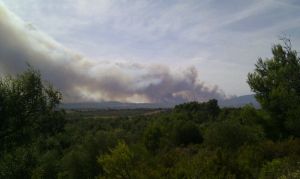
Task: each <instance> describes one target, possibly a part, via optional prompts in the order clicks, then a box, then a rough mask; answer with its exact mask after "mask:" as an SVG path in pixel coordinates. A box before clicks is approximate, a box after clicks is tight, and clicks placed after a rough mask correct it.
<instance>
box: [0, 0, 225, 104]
mask: <svg viewBox="0 0 300 179" xmlns="http://www.w3.org/2000/svg"><path fill="white" fill-rule="evenodd" d="M27 63H29V64H31V65H32V66H33V67H34V68H37V69H39V70H40V72H41V74H42V76H43V78H44V79H45V80H46V81H49V82H50V83H52V84H53V85H54V86H55V87H56V88H58V89H59V90H60V91H62V93H63V95H64V102H84V101H122V102H157V103H160V102H166V103H178V102H185V101H189V100H198V101H204V100H207V99H210V98H217V99H222V98H224V97H225V95H224V93H223V92H222V91H221V90H220V89H219V88H218V87H217V86H214V87H212V88H209V87H207V85H206V84H204V83H203V82H201V81H199V78H198V73H197V70H196V69H195V68H194V67H190V68H187V69H185V70H181V71H176V72H175V71H174V70H170V69H169V68H168V67H167V66H163V65H143V64H137V63H129V62H121V63H120V62H104V61H93V60H90V59H87V58H85V57H83V56H81V55H79V54H77V53H75V52H73V51H71V50H69V49H66V48H64V47H63V46H62V45H60V44H59V43H57V42H56V41H54V40H53V39H51V38H50V37H49V36H47V35H45V34H43V33H42V32H40V31H38V30H36V29H35V28H34V27H33V26H32V25H28V24H26V23H24V22H23V21H22V20H21V19H19V18H18V17H17V16H15V15H14V14H13V13H12V12H10V11H9V10H8V9H7V8H6V7H5V6H3V5H1V4H0V75H5V74H16V73H20V72H22V71H24V70H25V69H26V68H27V65H26V64H27Z"/></svg>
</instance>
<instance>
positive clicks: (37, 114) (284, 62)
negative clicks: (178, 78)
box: [0, 43, 300, 179]
mask: <svg viewBox="0 0 300 179" xmlns="http://www.w3.org/2000/svg"><path fill="white" fill-rule="evenodd" d="M299 74H300V62H299V58H298V57H297V53H296V52H295V51H293V50H291V48H290V46H289V44H288V43H287V45H286V46H281V45H276V46H274V48H273V57H272V58H271V59H267V60H265V61H263V60H261V59H260V60H259V61H258V63H257V65H256V69H255V71H254V73H251V74H249V76H248V83H249V85H250V87H251V89H252V90H253V91H254V92H255V93H256V97H257V99H258V101H259V102H260V103H261V106H262V109H255V108H254V107H252V106H245V107H242V108H223V109H220V108H219V106H218V104H217V101H216V100H210V101H208V102H204V103H198V102H191V103H186V104H181V105H178V106H176V107H175V108H174V109H172V110H167V111H163V112H160V113H154V114H152V115H138V116H128V117H124V115H123V112H122V116H120V117H111V118H108V117H107V116H105V117H101V116H99V114H98V113H92V115H91V114H90V113H89V111H86V112H80V113H78V112H77V113H75V114H78V115H77V116H74V115H73V114H72V111H68V113H67V114H65V113H64V111H63V110H60V109H59V108H58V105H59V103H60V100H61V95H60V93H59V92H58V91H56V90H55V89H54V88H53V87H51V86H49V85H45V84H44V83H43V82H42V80H41V77H40V74H39V73H38V72H37V71H35V70H33V69H29V70H28V71H26V72H25V73H23V74H21V75H18V76H16V77H7V78H3V79H1V80H0V117H1V118H0V129H1V130H0V141H1V146H0V178H22V179H23V178H25V179H26V178H34V179H37V178H46V179H48V178H49V179H51V178H75V179H76V178H78V179H82V178H208V179H211V178H262V179H265V178H270V179H273V178H282V179H283V178H295V179H296V178H299V177H300V165H299V162H300V138H299V130H298V129H300V119H299V114H300V110H299V104H300V103H299V100H300V99H299V98H300V78H299V76H300V75H299ZM86 113H88V115H86ZM114 113H115V112H114ZM66 118H67V119H68V120H65V119H66Z"/></svg>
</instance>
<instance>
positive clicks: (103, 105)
mask: <svg viewBox="0 0 300 179" xmlns="http://www.w3.org/2000/svg"><path fill="white" fill-rule="evenodd" d="M246 104H252V105H253V106H255V107H256V108H259V104H258V102H257V101H256V100H255V98H254V95H245V96H239V97H234V98H231V99H227V100H221V101H219V105H220V106H221V107H241V106H244V105H246ZM175 105H176V104H169V103H122V102H115V101H111V102H85V103H64V104H62V105H61V107H62V108H65V109H138V108H150V109H153V108H172V107H174V106H175Z"/></svg>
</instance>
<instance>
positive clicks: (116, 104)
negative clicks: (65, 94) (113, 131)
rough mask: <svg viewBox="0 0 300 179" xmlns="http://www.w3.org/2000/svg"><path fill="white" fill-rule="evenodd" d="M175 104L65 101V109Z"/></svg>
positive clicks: (143, 106)
mask: <svg viewBox="0 0 300 179" xmlns="http://www.w3.org/2000/svg"><path fill="white" fill-rule="evenodd" d="M173 106H174V105H172V104H164V103H122V102H116V101H108V102H86V103H64V104H62V105H61V107H62V108H65V109H138V108H150V109H153V108H171V107H173Z"/></svg>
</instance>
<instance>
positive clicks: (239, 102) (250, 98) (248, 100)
mask: <svg viewBox="0 0 300 179" xmlns="http://www.w3.org/2000/svg"><path fill="white" fill-rule="evenodd" d="M247 104H252V105H253V106H254V107H256V108H259V107H260V105H259V103H258V102H257V101H256V99H255V97H254V95H244V96H238V97H234V98H231V99H227V100H223V101H219V105H220V106H221V107H242V106H245V105H247Z"/></svg>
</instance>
